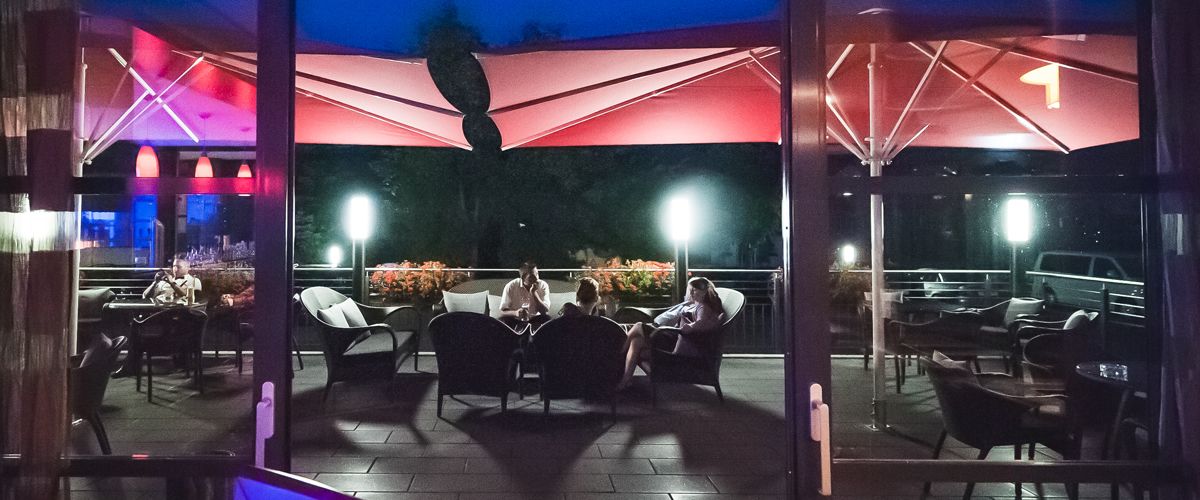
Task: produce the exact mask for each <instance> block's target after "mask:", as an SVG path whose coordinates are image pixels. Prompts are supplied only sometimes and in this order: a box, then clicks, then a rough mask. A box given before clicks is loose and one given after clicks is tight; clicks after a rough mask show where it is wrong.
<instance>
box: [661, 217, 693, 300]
mask: <svg viewBox="0 0 1200 500" xmlns="http://www.w3.org/2000/svg"><path fill="white" fill-rule="evenodd" d="M694 224H695V221H694V217H693V209H692V200H691V199H690V198H688V197H687V196H685V195H677V196H675V197H673V198H671V199H670V201H668V202H667V210H666V218H665V220H664V228H665V229H666V233H667V236H668V237H670V238H671V241H672V242H673V243H674V244H675V301H676V302H682V301H683V299H684V295H685V294H686V293H687V281H688V240H689V239H691V237H692V230H693V225H694Z"/></svg>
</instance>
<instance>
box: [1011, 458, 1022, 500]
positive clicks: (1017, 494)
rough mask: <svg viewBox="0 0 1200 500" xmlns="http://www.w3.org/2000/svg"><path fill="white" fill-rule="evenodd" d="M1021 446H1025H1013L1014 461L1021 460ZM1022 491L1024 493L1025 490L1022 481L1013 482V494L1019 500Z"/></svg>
mask: <svg viewBox="0 0 1200 500" xmlns="http://www.w3.org/2000/svg"><path fill="white" fill-rule="evenodd" d="M1021 448H1023V446H1021V445H1019V444H1018V445H1015V446H1013V460H1014V461H1020V460H1021ZM1022 493H1023V491H1021V483H1013V496H1015V497H1016V499H1017V500H1021V494H1022Z"/></svg>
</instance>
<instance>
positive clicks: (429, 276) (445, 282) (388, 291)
mask: <svg viewBox="0 0 1200 500" xmlns="http://www.w3.org/2000/svg"><path fill="white" fill-rule="evenodd" d="M379 267H385V268H395V270H386V271H375V272H372V273H371V276H370V281H369V283H370V287H371V291H372V292H374V293H377V294H378V295H379V298H380V299H382V300H383V302H384V303H414V304H436V303H438V302H440V301H441V300H442V292H443V291H446V290H449V289H451V288H453V287H454V285H457V284H459V283H462V282H464V281H467V273H463V272H457V271H447V270H446V267H447V266H446V264H443V263H441V262H438V261H433V260H431V261H427V262H423V263H421V264H417V263H415V262H411V261H407V260H406V261H404V262H400V263H387V264H382V265H380V266H379Z"/></svg>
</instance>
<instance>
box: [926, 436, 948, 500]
mask: <svg viewBox="0 0 1200 500" xmlns="http://www.w3.org/2000/svg"><path fill="white" fill-rule="evenodd" d="M945 444H946V431H945V430H943V431H942V433H941V434H939V435H938V440H937V444H935V445H933V459H934V460H937V459H938V457H940V456H941V455H942V446H944V445H945ZM931 489H933V483H925V486H924V487H923V488H922V489H921V500H925V498H926V497H928V496H929V490H931Z"/></svg>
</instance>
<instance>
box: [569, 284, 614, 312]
mask: <svg viewBox="0 0 1200 500" xmlns="http://www.w3.org/2000/svg"><path fill="white" fill-rule="evenodd" d="M562 315H563V316H604V304H602V303H601V302H600V283H599V282H597V281H596V280H595V279H594V278H580V279H579V284H578V285H577V288H575V302H567V303H566V304H563V306H562Z"/></svg>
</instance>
